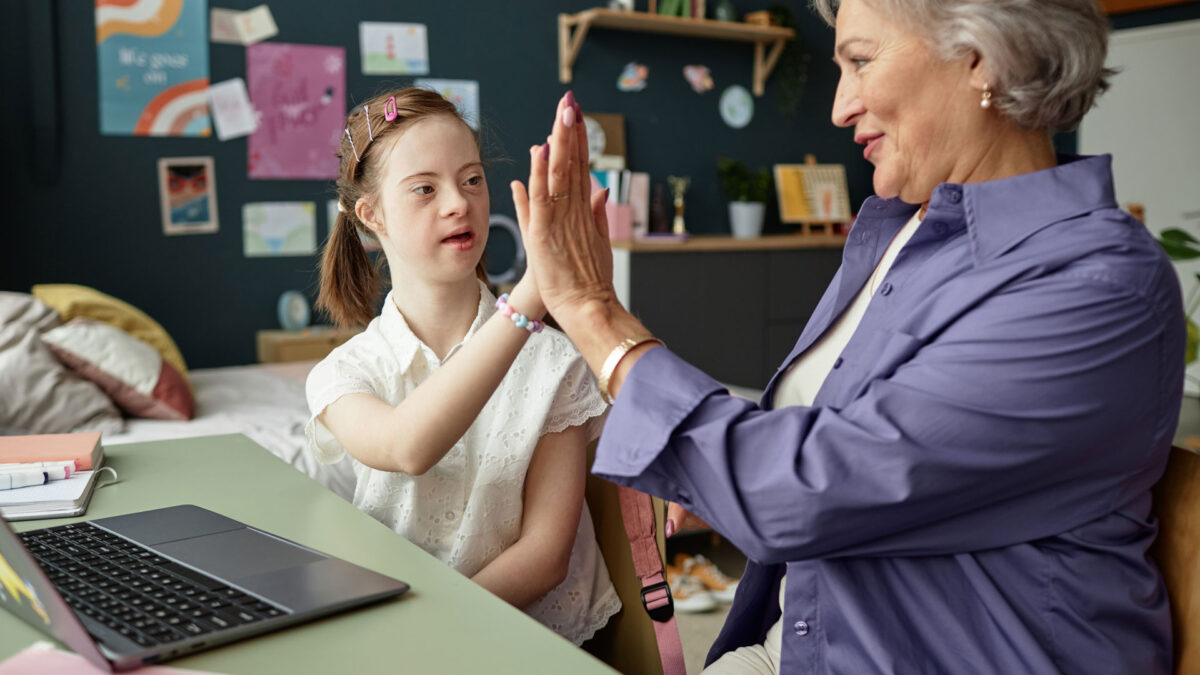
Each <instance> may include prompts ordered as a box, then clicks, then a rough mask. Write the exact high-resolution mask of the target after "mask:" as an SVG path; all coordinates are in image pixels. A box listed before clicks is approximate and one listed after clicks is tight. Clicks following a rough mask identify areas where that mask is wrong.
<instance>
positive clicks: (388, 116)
mask: <svg viewBox="0 0 1200 675" xmlns="http://www.w3.org/2000/svg"><path fill="white" fill-rule="evenodd" d="M399 116H400V113H398V112H396V97H395V96H392V97H389V98H388V100H386V101H384V102H383V119H385V120H387V121H389V122H391V121H392V120H394V119H396V118H397V117H399Z"/></svg>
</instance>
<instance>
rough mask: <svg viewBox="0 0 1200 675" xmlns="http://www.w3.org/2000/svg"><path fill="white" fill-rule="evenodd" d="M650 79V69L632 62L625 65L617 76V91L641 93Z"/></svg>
mask: <svg viewBox="0 0 1200 675" xmlns="http://www.w3.org/2000/svg"><path fill="white" fill-rule="evenodd" d="M649 78H650V68H648V67H647V66H644V65H642V64H640V63H635V62H633V61H630V62H629V63H626V64H625V68H623V69H622V70H621V74H620V75H618V76H617V89H620V90H621V91H641V90H643V89H645V88H646V81H647V80H648V79H649Z"/></svg>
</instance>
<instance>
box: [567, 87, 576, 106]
mask: <svg viewBox="0 0 1200 675" xmlns="http://www.w3.org/2000/svg"><path fill="white" fill-rule="evenodd" d="M566 99H567V105H568V106H569V107H572V108H574V107H575V93H574V92H572V91H571V90H570V89H568V90H567V96H566Z"/></svg>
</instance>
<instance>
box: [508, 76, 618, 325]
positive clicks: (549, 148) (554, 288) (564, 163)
mask: <svg viewBox="0 0 1200 675" xmlns="http://www.w3.org/2000/svg"><path fill="white" fill-rule="evenodd" d="M529 159H530V172H529V188H528V191H527V190H526V187H525V186H524V185H523V184H522V183H521V182H520V181H513V182H512V183H511V185H510V187H511V188H512V197H513V205H514V206H515V207H516V211H517V223H518V224H519V226H520V228H521V237H522V239H523V240H524V245H525V251H526V254H527V256H528V259H529V271H530V272H532V273H533V274H535V275H536V278H537V286H538V288H539V289H540V290H541V294H542V300H543V301H544V302H545V305H546V309H547V310H548V311H549V312H550V314H552V315H555V317H556V318H559V320H560V321H561V320H562V318H563V315H565V314H568V313H570V312H572V311H576V310H579V309H582V308H584V307H585V306H586V305H587V304H588V303H589V302H593V301H599V302H608V301H615V299H616V295H615V292H614V291H613V287H612V248H611V246H610V244H609V240H608V218H607V215H606V213H605V206H604V205H605V201H606V200H607V197H608V191H607V190H599V191H597V192H596V193H594V194H590V193H591V173H590V171H589V163H588V150H587V131H586V129H585V126H584V124H583V113H582V111H581V109H580V107H579V104H578V103H576V102H575V97H574V96H573V95H572V94H571V92H567V94H566V95H565V96H563V97H562V99H561V100H559V102H558V107H557V110H556V111H555V115H554V127H553V130H552V132H551V134H550V136H549V137H548V138H547V139H546V143H545V145H535V146H533V147H532V148H530V149H529Z"/></svg>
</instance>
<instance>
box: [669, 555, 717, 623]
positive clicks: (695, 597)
mask: <svg viewBox="0 0 1200 675" xmlns="http://www.w3.org/2000/svg"><path fill="white" fill-rule="evenodd" d="M664 567H665V568H666V572H667V585H669V586H670V587H671V601H672V602H673V603H675V611H676V612H683V613H685V614H698V613H700V612H711V611H713V610H714V609H716V608H717V601H716V600H715V599H714V598H713V596H712V594H710V593H709V592H708V591H707V590H705V588H704V584H702V583H700V580H699V579H697V578H696V577H693V576H691V575H688V574H684V573H683V570H682V569H680V568H678V567H675V566H674V565H665V566H664Z"/></svg>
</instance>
